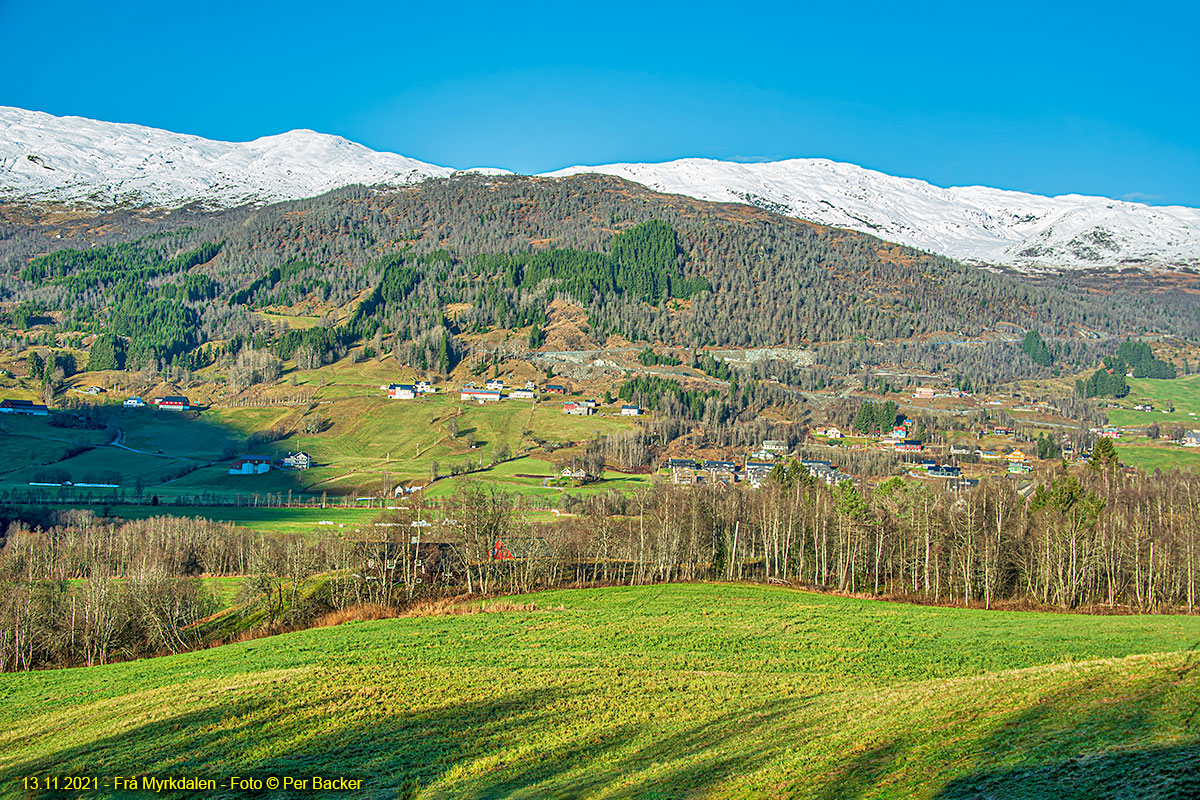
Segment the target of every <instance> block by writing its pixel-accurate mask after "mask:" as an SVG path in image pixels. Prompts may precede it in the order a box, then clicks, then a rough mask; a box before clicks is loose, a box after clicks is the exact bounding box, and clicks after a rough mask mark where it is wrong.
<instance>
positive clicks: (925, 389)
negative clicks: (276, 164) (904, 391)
mask: <svg viewBox="0 0 1200 800" xmlns="http://www.w3.org/2000/svg"><path fill="white" fill-rule="evenodd" d="M933 395H934V391H933V387H932V386H918V387H917V391H915V392H913V397H916V398H917V399H919V400H932V399H933Z"/></svg>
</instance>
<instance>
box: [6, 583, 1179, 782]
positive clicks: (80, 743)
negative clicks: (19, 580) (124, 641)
mask: <svg viewBox="0 0 1200 800" xmlns="http://www.w3.org/2000/svg"><path fill="white" fill-rule="evenodd" d="M528 604H532V605H528ZM507 607H508V608H512V609H514V610H511V611H502V612H500V613H490V614H462V615H448V616H428V617H420V618H409V619H391V620H380V621H375V622H364V623H352V624H347V625H342V626H339V627H335V628H323V629H318V630H309V631H304V632H300V633H295V634H288V635H285V636H278V637H273V638H268V639H261V640H257V641H251V642H246V643H242V644H236V645H229V646H225V647H220V648H215V649H212V650H207V651H201V652H194V653H190V654H186V655H182V656H175V657H168V658H160V659H151V660H144V661H137V662H129V663H122V664H114V665H110V666H107V667H99V668H88V669H73V670H63V671H56V672H52V673H51V672H46V673H31V674H13V675H4V676H0V700H2V702H0V742H3V745H0V794H2V795H7V794H10V793H13V794H15V793H17V791H18V790H19V787H20V782H21V780H22V778H23V777H24V776H28V775H37V774H42V775H46V774H52V773H53V774H60V775H61V774H89V775H97V776H101V777H105V776H113V775H146V774H150V775H159V776H184V775H191V776H197V777H211V778H215V779H217V783H218V791H217V793H216V795H215V796H225V795H228V796H235V795H237V793H236V792H233V791H232V790H229V788H228V783H227V781H226V779H227V778H228V777H229V776H231V775H260V776H264V777H266V776H271V775H276V776H284V775H305V776H307V775H310V774H320V775H323V776H326V777H337V776H346V777H353V778H356V779H361V780H363V781H364V783H363V789H362V791H361V796H364V797H381V796H382V797H392V796H419V797H501V796H512V797H554V796H560V797H641V796H658V797H682V796H697V797H709V796H711V797H727V796H739V797H741V796H768V797H774V796H799V797H859V796H862V797H909V796H924V797H931V796H942V797H976V796H988V797H1049V796H1056V797H1090V796H1102V795H1117V796H1160V797H1176V796H1178V797H1183V796H1190V795H1189V793H1191V794H1194V793H1195V791H1196V790H1197V788H1200V787H1198V786H1197V778H1196V777H1195V776H1196V773H1197V771H1198V770H1197V767H1200V730H1198V729H1197V725H1198V724H1200V722H1197V720H1195V719H1194V717H1195V716H1196V715H1195V709H1196V708H1197V707H1200V672H1197V671H1196V670H1195V669H1194V667H1195V666H1196V664H1198V663H1200V657H1198V656H1196V655H1194V654H1193V653H1192V652H1191V651H1190V650H1189V648H1191V647H1192V646H1194V645H1195V644H1196V643H1197V642H1200V619H1196V618H1195V617H1184V616H1175V617H1167V616H1157V617H1155V616H1137V617H1134V616H1110V617H1101V616H1082V615H1053V614H1034V613H1017V612H983V611H967V610H959V609H943V608H930V607H917V606H905V605H898V604H890V603H882V602H871V601H864V600H852V599H843V598H836V597H828V596H820V595H813V594H808V593H803V592H796V591H792V590H785V589H777V588H766V587H751V586H743V585H666V586H650V587H632V588H611V589H591V590H577V591H560V592H550V593H543V594H538V595H532V596H529V597H526V598H516V599H515V600H514V601H513V604H512V605H510V606H507ZM100 794H101V795H103V794H104V791H101V792H100ZM338 796H347V795H345V794H340V795H338ZM349 796H355V795H354V794H353V793H351V794H350V795H349Z"/></svg>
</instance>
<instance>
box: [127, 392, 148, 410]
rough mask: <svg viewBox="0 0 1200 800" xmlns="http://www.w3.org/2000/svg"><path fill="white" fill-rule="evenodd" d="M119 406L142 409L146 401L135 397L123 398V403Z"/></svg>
mask: <svg viewBox="0 0 1200 800" xmlns="http://www.w3.org/2000/svg"><path fill="white" fill-rule="evenodd" d="M121 405H123V406H125V407H126V408H142V407H144V406H145V405H146V401H145V400H143V399H142V398H140V397H137V396H136V395H135V396H134V397H127V398H125V402H124V403H121Z"/></svg>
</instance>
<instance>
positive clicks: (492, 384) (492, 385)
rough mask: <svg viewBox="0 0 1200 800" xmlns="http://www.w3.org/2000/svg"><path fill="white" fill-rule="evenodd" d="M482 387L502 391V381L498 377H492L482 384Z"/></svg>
mask: <svg viewBox="0 0 1200 800" xmlns="http://www.w3.org/2000/svg"><path fill="white" fill-rule="evenodd" d="M484 388H485V389H487V390H488V391H491V392H502V391H504V381H502V380H500V379H499V378H492V379H491V380H490V381H488V382H487V383H486V384H484Z"/></svg>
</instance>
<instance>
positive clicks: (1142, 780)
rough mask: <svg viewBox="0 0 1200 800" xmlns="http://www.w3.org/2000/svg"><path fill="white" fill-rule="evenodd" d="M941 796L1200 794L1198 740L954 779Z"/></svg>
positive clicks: (1058, 799) (950, 799)
mask: <svg viewBox="0 0 1200 800" xmlns="http://www.w3.org/2000/svg"><path fill="white" fill-rule="evenodd" d="M937 797H938V798H939V800H984V798H987V799H988V800H1000V799H1001V798H1012V800H1090V799H1091V798H1109V797H1112V798H1119V797H1127V798H1151V797H1153V798H1161V799H1162V800H1166V798H1179V800H1185V799H1187V798H1196V797H1200V744H1191V745H1181V746H1178V747H1157V748H1145V749H1135V750H1113V751H1109V752H1106V753H1100V754H1098V755H1081V756H1076V757H1074V758H1065V759H1061V760H1058V761H1054V762H1052V763H1049V764H1041V765H1037V766H1031V767H1028V768H1019V767H1018V768H1014V769H1010V770H996V771H990V772H980V773H976V774H972V775H967V776H966V777H963V778H958V779H955V780H953V781H951V782H950V783H948V784H947V785H946V787H945V788H944V789H943V790H942V791H940V792H939V793H938V794H937Z"/></svg>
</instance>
